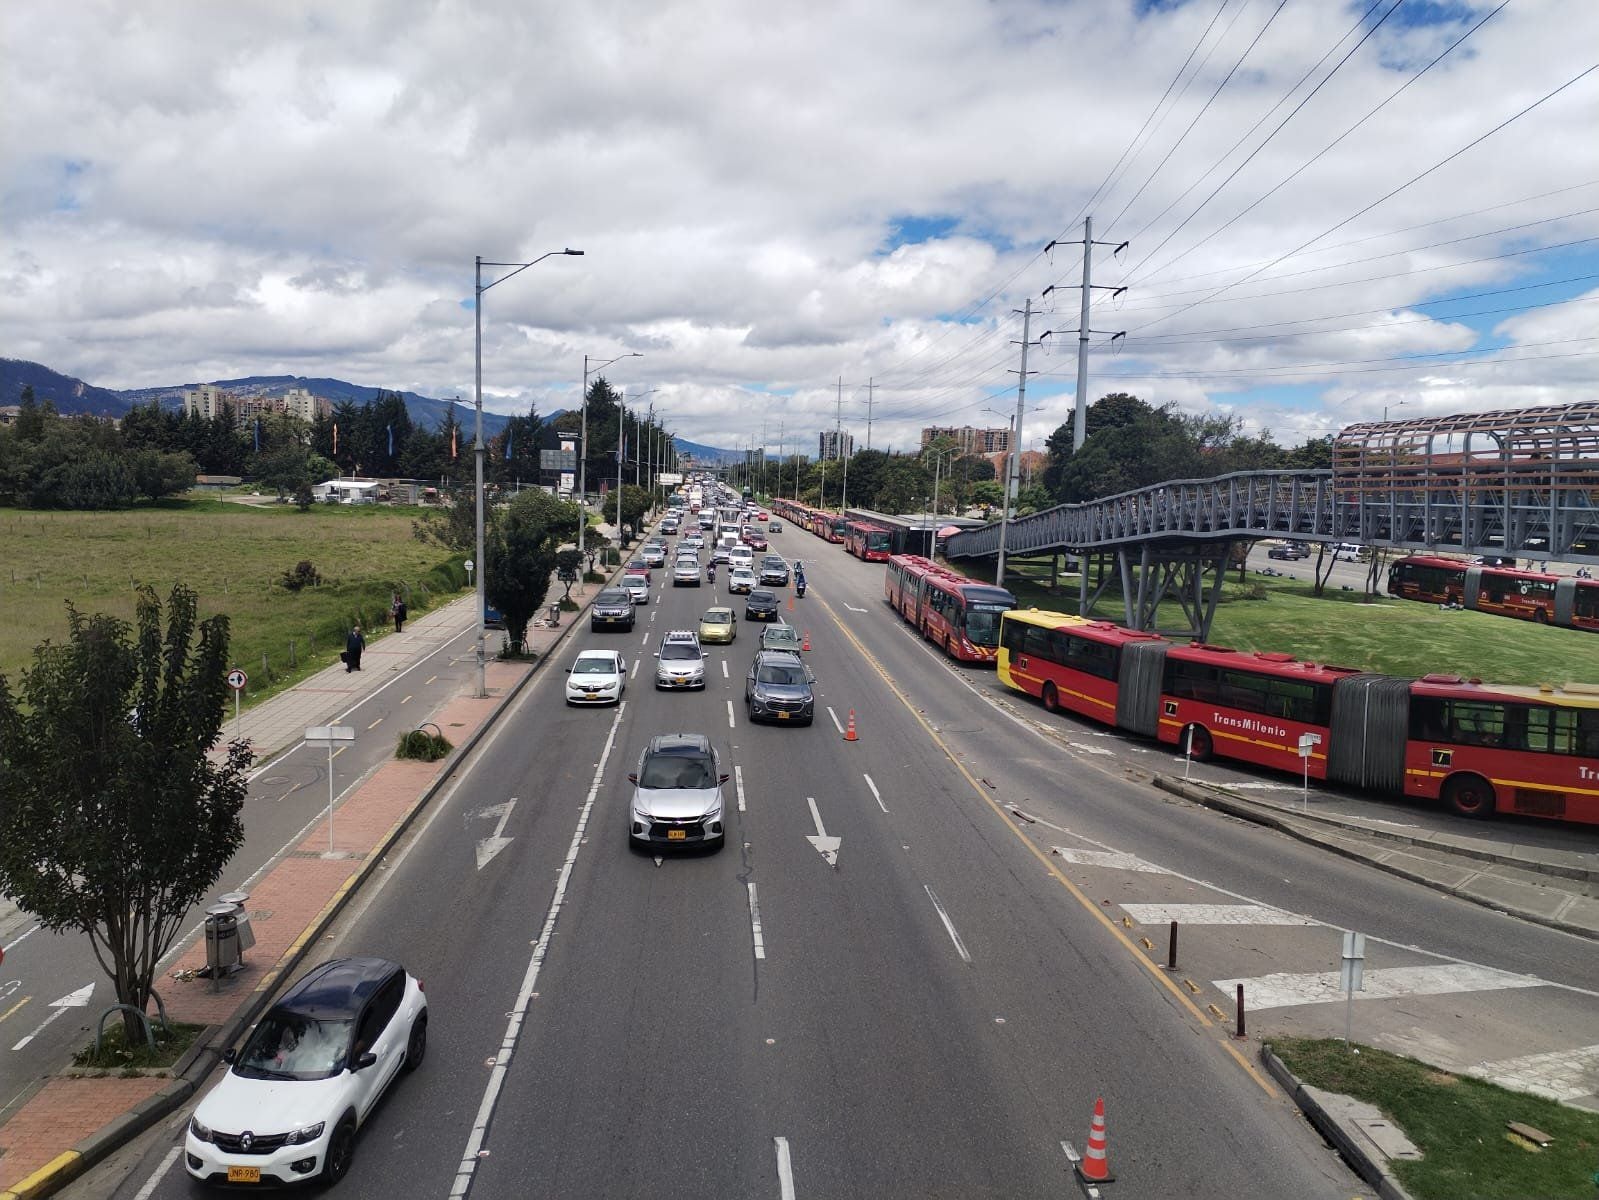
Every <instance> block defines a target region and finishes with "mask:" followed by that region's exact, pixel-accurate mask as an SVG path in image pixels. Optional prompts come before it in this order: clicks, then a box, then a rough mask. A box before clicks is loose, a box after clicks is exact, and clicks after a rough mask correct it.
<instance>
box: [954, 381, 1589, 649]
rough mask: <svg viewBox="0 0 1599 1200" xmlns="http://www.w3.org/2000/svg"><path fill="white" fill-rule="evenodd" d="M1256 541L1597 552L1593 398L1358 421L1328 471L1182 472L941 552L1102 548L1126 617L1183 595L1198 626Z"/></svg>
mask: <svg viewBox="0 0 1599 1200" xmlns="http://www.w3.org/2000/svg"><path fill="white" fill-rule="evenodd" d="M1260 538H1293V539H1296V540H1299V541H1307V542H1333V543H1337V542H1353V543H1359V544H1360V545H1363V546H1374V547H1383V548H1391V549H1396V550H1405V551H1410V550H1416V551H1423V550H1425V551H1446V552H1454V553H1466V554H1505V555H1513V556H1515V557H1517V558H1528V559H1534V560H1543V561H1560V562H1571V563H1584V564H1593V565H1599V403H1596V402H1585V403H1581V404H1572V405H1565V406H1561V407H1548V408H1533V409H1518V410H1512V411H1503V412H1486V413H1474V414H1468V415H1462V416H1453V417H1431V418H1421V419H1415V420H1409V421H1382V422H1371V423H1368V424H1362V425H1351V426H1349V427H1348V428H1346V429H1345V430H1344V431H1343V432H1342V433H1340V434H1339V435H1338V437H1337V438H1336V439H1335V440H1334V443H1333V467H1332V470H1330V471H1243V472H1237V473H1234V474H1231V475H1221V476H1217V477H1215V478H1211V479H1184V480H1173V481H1171V482H1168V483H1160V484H1155V485H1154V486H1152V487H1145V488H1139V489H1137V490H1135V491H1130V492H1123V493H1121V494H1119V495H1115V496H1105V497H1102V498H1100V499H1098V500H1090V501H1086V502H1084V503H1078V504H1061V505H1057V506H1055V507H1054V508H1048V509H1045V510H1044V511H1042V512H1038V513H1033V514H1031V515H1030V516H1026V517H1019V518H1017V519H1015V520H1012V521H1010V522H1009V523H1008V524H1006V525H1004V526H1002V525H1001V524H1000V523H998V522H996V523H994V524H990V525H985V526H983V527H981V528H979V529H974V530H970V531H966V532H962V533H957V534H952V535H951V536H950V538H949V540H948V542H947V543H946V546H945V552H946V554H947V555H948V557H950V558H952V559H968V560H978V561H981V560H983V559H992V558H997V556H998V555H999V553H1000V549H1001V542H1002V540H1003V544H1004V553H1005V555H1006V556H1007V557H1011V556H1017V557H1024V558H1025V557H1036V556H1040V555H1051V556H1053V555H1059V554H1075V555H1084V556H1085V558H1087V557H1093V558H1097V559H1098V562H1099V567H1100V583H1099V591H1103V590H1104V589H1105V587H1106V586H1107V585H1108V584H1109V583H1110V582H1112V578H1111V573H1110V569H1109V568H1110V565H1111V561H1110V560H1112V559H1114V565H1115V567H1116V571H1115V574H1116V575H1117V576H1119V577H1120V582H1121V586H1122V591H1123V595H1124V598H1125V600H1126V603H1127V623H1128V624H1129V625H1131V626H1133V627H1134V628H1139V629H1152V628H1155V623H1154V621H1155V613H1156V609H1157V608H1158V606H1159V604H1160V601H1161V600H1162V599H1175V600H1177V601H1178V602H1179V604H1181V605H1182V607H1183V608H1184V611H1185V612H1186V613H1187V614H1188V616H1189V627H1188V628H1187V629H1172V630H1169V631H1167V632H1173V633H1178V634H1188V635H1191V636H1201V637H1202V636H1204V634H1205V633H1206V632H1208V630H1209V626H1210V620H1209V617H1210V614H1211V613H1212V612H1213V611H1214V605H1215V595H1214V591H1215V589H1214V588H1211V589H1207V588H1205V586H1204V583H1203V576H1204V573H1205V572H1206V571H1211V570H1213V571H1215V572H1216V577H1217V580H1218V583H1219V576H1220V571H1221V570H1222V569H1224V568H1225V565H1226V563H1227V560H1228V556H1229V554H1230V552H1231V549H1232V545H1233V543H1234V542H1236V541H1240V540H1248V541H1253V540H1257V539H1260ZM1089 577H1090V570H1089V569H1088V568H1087V564H1086V563H1085V570H1084V572H1083V575H1082V593H1081V595H1080V600H1081V601H1083V602H1085V603H1086V602H1087V601H1088V600H1089V596H1088V588H1089ZM1095 595H1096V598H1097V595H1098V593H1097V592H1096V593H1095Z"/></svg>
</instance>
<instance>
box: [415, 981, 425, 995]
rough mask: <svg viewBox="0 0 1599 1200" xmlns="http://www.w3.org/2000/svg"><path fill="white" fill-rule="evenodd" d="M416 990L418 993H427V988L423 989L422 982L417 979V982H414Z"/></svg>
mask: <svg viewBox="0 0 1599 1200" xmlns="http://www.w3.org/2000/svg"><path fill="white" fill-rule="evenodd" d="M416 990H417V991H419V992H425V991H427V988H425V987H423V986H422V981H421V980H420V979H418V980H417V981H416Z"/></svg>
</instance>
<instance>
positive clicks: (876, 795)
mask: <svg viewBox="0 0 1599 1200" xmlns="http://www.w3.org/2000/svg"><path fill="white" fill-rule="evenodd" d="M861 778H862V779H864V780H866V786H867V787H869V788H871V789H872V798H873V799H875V800H876V801H877V807H878V808H880V809H882V810H883V811H884V812H887V811H888V805H886V804H884V803H883V795H882V793H881V792H879V791H878V790H877V785H876V784H875V783H873V782H872V777H871V776H870V775H862V776H861Z"/></svg>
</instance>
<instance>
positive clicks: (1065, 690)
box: [997, 609, 1599, 824]
mask: <svg viewBox="0 0 1599 1200" xmlns="http://www.w3.org/2000/svg"><path fill="white" fill-rule="evenodd" d="M997 666H998V674H999V678H1000V681H1001V682H1003V683H1004V684H1005V685H1006V686H1007V687H1010V688H1013V689H1015V690H1016V691H1020V692H1026V693H1027V694H1028V695H1031V696H1036V697H1038V698H1039V699H1041V700H1043V701H1044V704H1045V706H1046V707H1049V708H1052V709H1056V710H1059V709H1066V710H1068V711H1071V712H1074V713H1078V714H1080V715H1082V716H1086V717H1088V718H1090V719H1092V720H1095V721H1099V722H1101V723H1103V724H1106V725H1113V726H1115V727H1117V728H1119V729H1126V730H1129V731H1131V732H1133V733H1140V734H1144V735H1145V736H1148V737H1154V738H1158V739H1159V740H1160V741H1163V742H1166V743H1168V744H1175V745H1178V746H1181V747H1185V748H1187V750H1188V752H1189V753H1190V754H1192V756H1193V757H1194V758H1197V759H1204V758H1209V757H1211V756H1212V755H1220V756H1222V757H1226V758H1232V759H1237V760H1239V761H1242V762H1250V763H1255V764H1257V765H1259V766H1264V767H1271V768H1273V769H1278V770H1283V771H1288V772H1292V773H1293V774H1296V775H1297V774H1299V773H1300V772H1301V771H1302V770H1307V769H1308V772H1309V774H1310V775H1311V776H1312V777H1314V778H1316V779H1328V780H1332V781H1334V782H1337V783H1345V784H1350V785H1353V786H1356V787H1362V788H1370V789H1373V790H1376V791H1383V792H1388V793H1390V794H1396V795H1406V796H1413V797H1417V798H1421V799H1441V800H1443V801H1444V802H1445V803H1447V804H1449V806H1450V807H1451V808H1453V809H1454V810H1455V811H1456V812H1457V813H1460V814H1461V815H1462V816H1470V817H1486V816H1491V815H1492V814H1494V813H1498V812H1502V813H1518V814H1523V815H1527V816H1537V817H1551V818H1556V819H1560V820H1566V821H1576V822H1581V823H1585V824H1599V688H1585V687H1578V686H1576V685H1569V686H1568V687H1566V688H1554V687H1540V688H1530V687H1515V686H1503V685H1494V684H1484V683H1481V682H1479V681H1476V680H1463V679H1461V678H1459V677H1458V676H1454V675H1427V676H1424V677H1423V678H1421V679H1408V678H1403V677H1399V676H1392V675H1378V674H1373V673H1368V672H1363V671H1356V670H1353V669H1351V668H1347V667H1329V666H1323V665H1318V664H1315V663H1305V662H1298V661H1296V660H1295V659H1294V658H1293V657H1292V656H1291V655H1287V654H1273V653H1265V652H1256V653H1253V654H1250V653H1243V652H1240V651H1237V650H1230V649H1227V648H1225V647H1220V646H1206V645H1198V644H1196V645H1189V646H1178V645H1175V644H1173V643H1171V642H1169V641H1167V640H1166V639H1165V638H1162V637H1159V636H1158V635H1155V634H1148V633H1137V632H1134V631H1132V630H1127V629H1122V628H1120V627H1118V626H1115V625H1111V624H1109V623H1108V622H1103V621H1085V620H1083V619H1082V618H1080V617H1075V616H1071V615H1069V614H1065V613H1048V612H1039V611H1037V610H1036V609H1034V610H1027V611H1025V612H1024V611H1020V610H1013V611H1011V612H1007V613H1005V614H1004V616H1003V617H1002V618H1001V628H1000V647H999V659H998V664H997ZM1304 734H1312V735H1314V736H1315V738H1316V739H1317V740H1316V741H1315V742H1314V743H1312V744H1311V746H1310V756H1309V758H1308V760H1304V761H1302V760H1301V759H1300V757H1299V753H1298V749H1299V741H1300V738H1301V736H1303V735H1304Z"/></svg>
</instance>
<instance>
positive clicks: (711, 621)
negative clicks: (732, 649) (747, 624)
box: [700, 608, 738, 645]
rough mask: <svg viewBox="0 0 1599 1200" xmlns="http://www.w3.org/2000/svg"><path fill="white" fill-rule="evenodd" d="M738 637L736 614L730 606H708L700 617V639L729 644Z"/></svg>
mask: <svg viewBox="0 0 1599 1200" xmlns="http://www.w3.org/2000/svg"><path fill="white" fill-rule="evenodd" d="M736 637H738V614H737V613H735V612H734V611H733V610H732V609H731V608H708V609H706V610H705V615H704V616H703V617H701V618H700V641H702V642H721V643H722V644H724V645H730V644H731V643H732V641H733V639H734V638H736Z"/></svg>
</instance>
